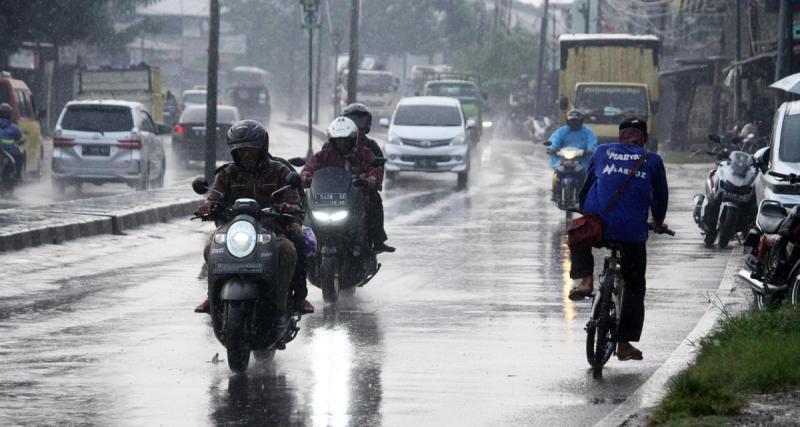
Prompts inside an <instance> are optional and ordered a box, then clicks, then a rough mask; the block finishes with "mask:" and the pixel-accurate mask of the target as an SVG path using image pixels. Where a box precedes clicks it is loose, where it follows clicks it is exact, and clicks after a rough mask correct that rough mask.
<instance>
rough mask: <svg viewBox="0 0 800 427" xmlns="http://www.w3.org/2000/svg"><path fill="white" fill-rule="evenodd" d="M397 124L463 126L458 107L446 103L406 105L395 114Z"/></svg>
mask: <svg viewBox="0 0 800 427" xmlns="http://www.w3.org/2000/svg"><path fill="white" fill-rule="evenodd" d="M394 124H395V125H397V126H461V113H460V112H459V110H458V108H457V107H452V106H446V105H404V106H401V107H398V108H397V113H395V115H394Z"/></svg>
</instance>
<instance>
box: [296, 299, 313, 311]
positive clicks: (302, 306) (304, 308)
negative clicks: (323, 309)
mask: <svg viewBox="0 0 800 427" xmlns="http://www.w3.org/2000/svg"><path fill="white" fill-rule="evenodd" d="M298 306H299V307H298V308H299V310H298V311H300V313H302V314H311V313H313V312H314V306H313V305H312V304H311V303H310V302H308V300H303V302H301V303H300V304H298Z"/></svg>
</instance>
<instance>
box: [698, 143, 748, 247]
mask: <svg viewBox="0 0 800 427" xmlns="http://www.w3.org/2000/svg"><path fill="white" fill-rule="evenodd" d="M708 138H709V139H710V140H711V141H712V142H714V143H715V146H714V149H713V150H711V151H707V152H706V154H708V155H711V156H714V157H716V159H717V162H716V167H715V168H714V169H712V170H711V172H709V174H708V178H707V179H706V183H705V194H697V195H695V197H694V212H693V216H694V222H695V224H697V226H698V227H700V230H702V232H703V235H704V237H703V240H704V242H705V245H706V246H707V247H712V246H714V242H715V241H717V240H718V242H719V247H720V248H723V249H724V248H726V247H727V246H728V243H729V242H730V240H731V239H732V238H734V237H737V236H738V235H739V233H742V234H744V233H746V232H747V230H749V229H750V227H751V226H752V224H753V221H754V220H755V215H756V193H755V180H756V175H758V169H757V168H756V165H755V161H754V159H753V156H752V155H751V154H748V153H746V152H744V151H741V143H740V142H737V140H729V141H724V140H723V139H722V138H721V137H719V136H718V135H709V136H708Z"/></svg>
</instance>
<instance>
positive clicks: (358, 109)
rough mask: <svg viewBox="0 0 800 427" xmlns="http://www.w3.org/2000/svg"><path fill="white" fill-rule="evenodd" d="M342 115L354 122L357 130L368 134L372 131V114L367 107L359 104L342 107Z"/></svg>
mask: <svg viewBox="0 0 800 427" xmlns="http://www.w3.org/2000/svg"><path fill="white" fill-rule="evenodd" d="M342 115H343V116H345V117H347V118H348V119H350V120H352V121H354V122H355V124H356V126H358V130H360V131H362V132H364V133H365V134H367V133H369V131H370V129H372V113H370V112H369V110H368V109H367V106H366V105H364V104H361V103H359V102H356V103H353V104H350V105H348V106H347V107H344V110H342Z"/></svg>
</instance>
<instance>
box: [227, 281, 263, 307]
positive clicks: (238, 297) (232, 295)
mask: <svg viewBox="0 0 800 427" xmlns="http://www.w3.org/2000/svg"><path fill="white" fill-rule="evenodd" d="M258 297H259V293H258V284H257V283H256V282H255V281H254V280H252V279H247V278H241V277H232V278H230V279H228V280H227V281H226V282H225V284H224V285H222V290H221V291H220V300H222V301H245V300H248V301H249V300H257V299H258Z"/></svg>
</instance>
